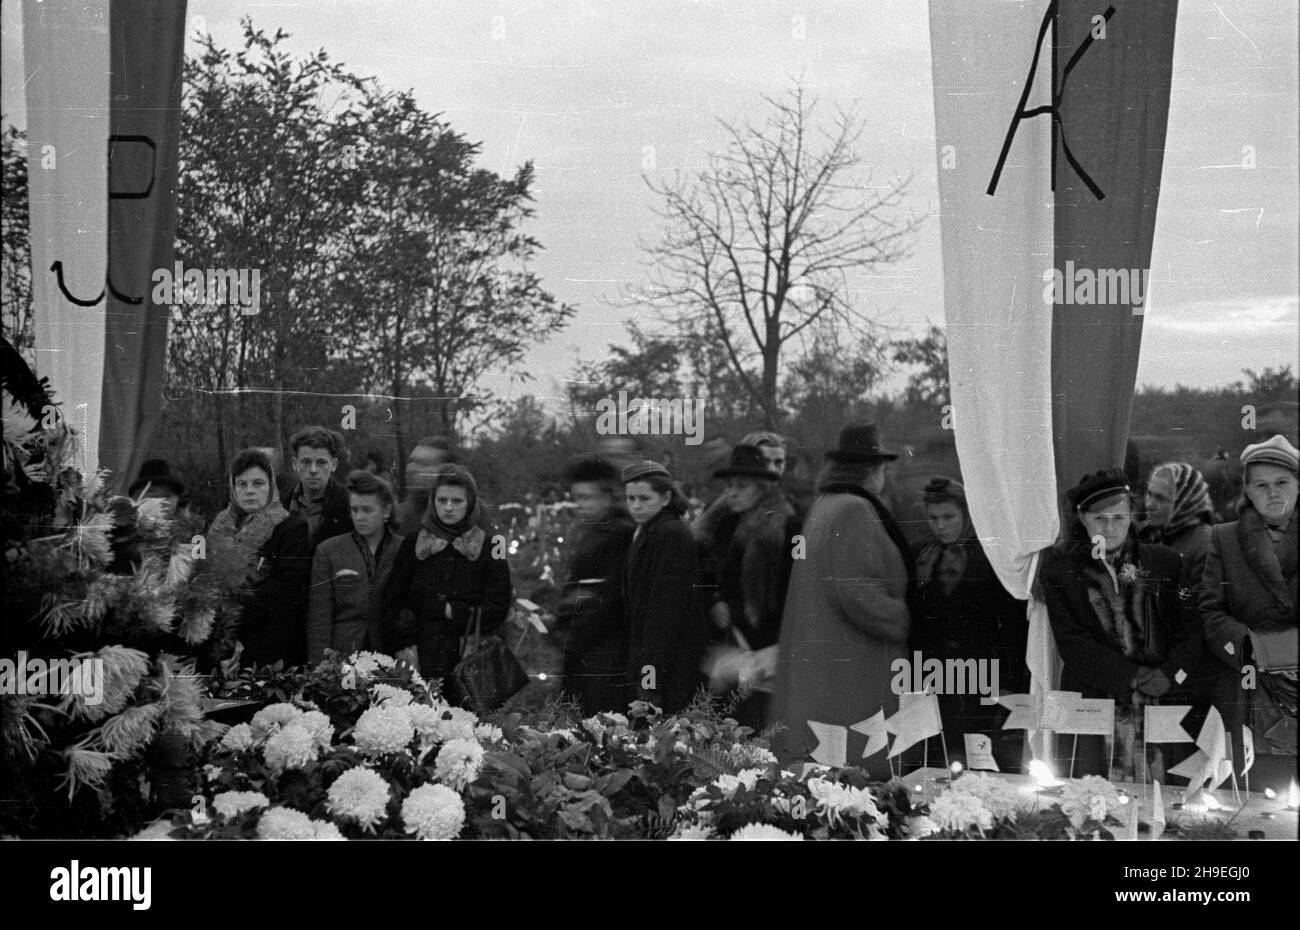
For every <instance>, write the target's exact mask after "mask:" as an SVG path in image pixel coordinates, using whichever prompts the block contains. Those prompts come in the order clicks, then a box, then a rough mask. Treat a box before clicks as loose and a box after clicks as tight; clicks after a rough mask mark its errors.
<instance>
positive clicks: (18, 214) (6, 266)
mask: <svg viewBox="0 0 1300 930" xmlns="http://www.w3.org/2000/svg"><path fill="white" fill-rule="evenodd" d="M3 121H4V116H3V114H0V122H3ZM26 148H27V142H26V138H25V135H24V133H23V132H22V131H20V130H19V129H17V128H16V127H14V126H5V127H4V131H3V133H0V166H2V170H3V175H2V176H0V191H3V192H4V193H3V196H2V197H0V241H2V243H3V245H2V247H0V321H2V322H3V328H4V333H5V337H6V338H7V339H8V340H9V342H10V344H11V345H13V347H14V348H15V349H17V350H18V351H19V352H30V349H31V348H32V344H33V338H34V335H33V333H32V252H31V239H30V231H29V230H30V226H29V224H28V209H27V202H28V201H27V151H26Z"/></svg>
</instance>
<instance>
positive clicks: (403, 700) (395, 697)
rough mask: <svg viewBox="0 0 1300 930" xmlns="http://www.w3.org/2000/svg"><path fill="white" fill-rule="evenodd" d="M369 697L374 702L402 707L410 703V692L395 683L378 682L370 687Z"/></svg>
mask: <svg viewBox="0 0 1300 930" xmlns="http://www.w3.org/2000/svg"><path fill="white" fill-rule="evenodd" d="M370 699H371V700H372V701H374V702H375V703H376V704H391V705H393V706H395V707H402V706H405V705H407V704H410V703H411V692H410V691H407V690H406V689H404V688H398V687H396V686H395V685H386V684H384V683H382V682H380V683H379V684H377V685H375V686H374V687H372V688H371V689H370Z"/></svg>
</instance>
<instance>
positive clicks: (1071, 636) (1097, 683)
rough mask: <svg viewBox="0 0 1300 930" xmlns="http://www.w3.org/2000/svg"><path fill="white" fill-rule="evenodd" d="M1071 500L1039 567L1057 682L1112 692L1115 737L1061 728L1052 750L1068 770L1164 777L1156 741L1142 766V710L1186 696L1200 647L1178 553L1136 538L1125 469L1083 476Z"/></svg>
mask: <svg viewBox="0 0 1300 930" xmlns="http://www.w3.org/2000/svg"><path fill="white" fill-rule="evenodd" d="M1067 497H1068V498H1069V501H1070V505H1071V506H1072V507H1073V508H1074V512H1075V515H1076V520H1075V524H1074V526H1073V528H1072V531H1071V535H1070V538H1069V539H1067V540H1066V541H1064V542H1063V543H1060V544H1058V545H1057V546H1056V547H1055V548H1054V549H1052V550H1051V551H1049V553H1048V554H1047V556H1046V558H1045V559H1044V562H1043V566H1042V568H1041V570H1040V572H1039V581H1040V582H1041V585H1042V591H1043V597H1044V601H1045V603H1046V604H1047V611H1048V615H1049V616H1050V618H1051V623H1052V631H1053V633H1054V634H1055V636H1056V646H1057V649H1058V650H1059V652H1060V654H1061V660H1062V662H1063V668H1062V670H1061V689H1062V690H1063V691H1078V692H1081V693H1082V694H1083V696H1084V697H1085V698H1111V699H1113V700H1114V701H1115V732H1114V735H1113V740H1111V741H1107V740H1105V738H1104V737H1100V736H1073V735H1062V737H1061V745H1060V746H1058V749H1057V753H1058V756H1059V757H1060V758H1062V759H1069V758H1073V759H1074V768H1073V771H1072V772H1071V773H1070V774H1071V775H1073V776H1080V775H1104V776H1107V777H1110V778H1111V779H1112V780H1118V781H1137V782H1145V781H1148V780H1150V779H1151V778H1160V779H1162V780H1163V768H1164V762H1163V757H1162V756H1161V748H1160V747H1159V746H1156V745H1151V746H1148V747H1147V748H1148V752H1147V755H1148V756H1150V757H1151V763H1150V764H1151V771H1150V774H1149V775H1148V773H1147V771H1146V770H1145V768H1146V766H1147V762H1148V760H1147V758H1145V757H1144V756H1143V754H1142V751H1141V747H1142V746H1143V745H1144V740H1143V735H1142V733H1143V719H1144V709H1143V708H1144V707H1145V705H1147V704H1161V703H1165V704H1179V703H1182V700H1181V697H1182V696H1181V694H1180V691H1179V686H1181V685H1183V684H1184V683H1185V682H1186V681H1187V679H1188V676H1189V675H1190V674H1191V673H1192V671H1193V670H1194V669H1195V667H1196V665H1197V663H1198V662H1199V661H1200V659H1201V657H1202V655H1203V654H1204V638H1203V636H1202V633H1201V624H1200V621H1199V618H1198V617H1197V616H1196V613H1195V611H1194V610H1191V609H1188V610H1184V608H1183V594H1184V593H1185V589H1184V588H1182V586H1181V584H1180V578H1181V574H1182V558H1181V557H1180V556H1179V555H1178V553H1177V552H1175V551H1174V550H1172V549H1169V548H1166V547H1165V546H1159V545H1154V544H1146V545H1143V544H1141V543H1139V542H1138V540H1137V535H1136V533H1135V532H1134V528H1133V521H1132V509H1131V506H1132V505H1131V501H1130V498H1129V486H1128V481H1127V479H1126V478H1125V477H1124V474H1123V473H1122V472H1120V471H1118V470H1112V471H1104V472H1096V473H1094V474H1091V475H1088V476H1086V477H1085V478H1083V479H1082V480H1081V481H1080V482H1079V484H1078V485H1076V486H1075V487H1073V488H1071V489H1070V490H1069V492H1067ZM1189 607H1190V605H1189ZM1075 740H1077V743H1076V742H1074V741H1075ZM1106 742H1110V743H1111V748H1110V759H1109V762H1108V759H1107V755H1106V752H1107V750H1106V746H1105V743H1106Z"/></svg>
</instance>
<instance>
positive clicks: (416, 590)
mask: <svg viewBox="0 0 1300 930" xmlns="http://www.w3.org/2000/svg"><path fill="white" fill-rule="evenodd" d="M498 549H499V547H496V546H493V544H492V534H491V532H490V525H489V524H488V523H487V521H486V520H485V518H484V517H483V514H482V509H481V508H480V506H479V501H478V486H477V485H476V484H475V482H474V478H473V476H472V475H471V474H470V473H469V472H468V471H466V470H465V469H464V468H462V467H461V466H459V465H443V466H442V467H441V468H440V469H439V471H438V473H437V475H436V476H435V477H434V480H433V487H432V488H431V490H430V492H429V503H428V506H427V507H426V508H425V512H424V517H423V518H422V520H421V523H420V530H419V532H418V533H417V534H416V535H413V536H408V537H406V539H404V540H403V541H402V546H401V548H400V549H399V550H398V552H397V562H396V564H395V565H394V566H393V575H392V579H391V581H390V582H389V586H388V590H387V591H386V592H385V595H384V602H385V604H386V605H387V608H388V614H389V617H390V622H392V623H393V624H394V626H395V627H396V630H395V632H396V637H395V638H396V639H397V640H398V641H399V642H402V643H406V642H410V641H412V640H413V641H414V643H415V645H416V648H417V650H418V652H419V657H420V658H419V662H420V674H421V675H423V676H424V677H425V678H428V679H432V678H443V679H447V678H448V677H449V676H450V675H451V672H452V670H453V669H455V667H456V664H457V663H458V662H459V661H460V657H461V640H462V638H463V637H464V636H465V635H466V633H468V632H469V631H470V626H471V621H477V623H478V624H479V625H480V632H481V633H482V634H484V635H487V634H490V633H492V632H493V631H494V630H496V629H497V627H499V626H500V625H501V624H502V623H503V622H504V621H505V619H506V613H507V612H508V610H509V608H510V602H511V600H512V597H513V592H512V589H511V585H510V566H509V564H508V563H507V562H506V560H505V558H504V556H502V558H494V553H496V552H497V551H498ZM405 611H409V612H410V615H413V618H414V629H413V630H412V629H411V626H410V623H409V622H406V623H403V622H401V621H400V620H397V618H399V617H404V616H408V615H406V614H404V612H405ZM445 688H446V684H445V683H444V689H445ZM449 697H451V698H452V699H453V700H459V696H458V695H455V694H451V695H449Z"/></svg>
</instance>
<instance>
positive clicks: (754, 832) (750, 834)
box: [731, 823, 803, 840]
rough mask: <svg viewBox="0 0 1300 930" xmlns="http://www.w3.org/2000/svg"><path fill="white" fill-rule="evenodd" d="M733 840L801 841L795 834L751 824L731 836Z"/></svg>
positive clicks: (770, 826) (772, 827) (763, 824)
mask: <svg viewBox="0 0 1300 930" xmlns="http://www.w3.org/2000/svg"><path fill="white" fill-rule="evenodd" d="M731 838H732V839H733V840H802V839H803V837H802V836H800V835H799V834H797V833H787V832H786V831H785V830H782V829H781V828H780V827H774V826H772V825H771V824H768V823H751V824H749V825H748V826H744V827H741V828H740V829H739V830H737V831H736V832H735V833H733V834H731Z"/></svg>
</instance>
